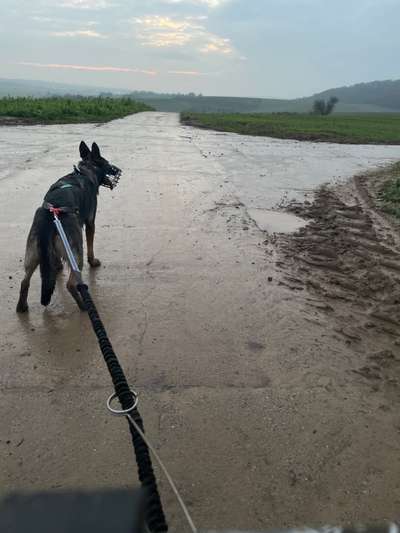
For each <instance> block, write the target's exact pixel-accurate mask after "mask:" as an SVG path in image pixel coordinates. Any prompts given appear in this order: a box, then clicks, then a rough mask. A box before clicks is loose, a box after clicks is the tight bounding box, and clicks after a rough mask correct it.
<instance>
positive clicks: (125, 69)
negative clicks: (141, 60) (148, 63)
mask: <svg viewBox="0 0 400 533" xmlns="http://www.w3.org/2000/svg"><path fill="white" fill-rule="evenodd" d="M17 64H18V65H22V66H25V67H36V68H50V69H67V70H86V71H89V72H133V73H137V74H147V75H148V76H156V75H157V74H158V72H157V71H156V70H143V69H139V68H130V67H110V66H91V65H68V64H59V63H31V62H27V61H20V62H19V63H17Z"/></svg>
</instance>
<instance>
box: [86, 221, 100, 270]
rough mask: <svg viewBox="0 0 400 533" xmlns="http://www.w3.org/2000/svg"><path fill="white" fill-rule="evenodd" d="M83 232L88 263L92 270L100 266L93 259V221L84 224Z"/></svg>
mask: <svg viewBox="0 0 400 533" xmlns="http://www.w3.org/2000/svg"><path fill="white" fill-rule="evenodd" d="M85 232H86V243H87V256H88V263H89V265H90V266H91V267H93V268H94V267H99V266H100V265H101V262H100V261H99V260H98V259H96V258H95V256H94V251H93V242H94V232H95V225H94V221H93V222H86V225H85Z"/></svg>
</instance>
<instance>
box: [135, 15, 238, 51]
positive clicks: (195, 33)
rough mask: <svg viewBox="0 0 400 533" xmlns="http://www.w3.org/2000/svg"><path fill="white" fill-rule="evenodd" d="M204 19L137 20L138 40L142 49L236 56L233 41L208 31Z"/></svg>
mask: <svg viewBox="0 0 400 533" xmlns="http://www.w3.org/2000/svg"><path fill="white" fill-rule="evenodd" d="M204 20H205V18H204V17H184V18H179V19H178V18H173V17H168V16H161V15H148V16H145V17H136V18H134V19H133V24H134V25H135V27H136V28H137V30H138V31H137V34H136V37H137V39H138V40H139V42H140V43H141V44H142V46H149V47H155V48H171V47H183V46H188V45H190V46H191V47H192V48H193V49H195V50H197V51H198V52H201V53H207V54H224V55H228V54H233V53H234V48H233V46H232V44H231V41H230V39H228V38H223V37H220V36H218V35H215V34H213V33H211V32H209V31H207V29H206V28H205V26H204V24H203V22H202V21H204Z"/></svg>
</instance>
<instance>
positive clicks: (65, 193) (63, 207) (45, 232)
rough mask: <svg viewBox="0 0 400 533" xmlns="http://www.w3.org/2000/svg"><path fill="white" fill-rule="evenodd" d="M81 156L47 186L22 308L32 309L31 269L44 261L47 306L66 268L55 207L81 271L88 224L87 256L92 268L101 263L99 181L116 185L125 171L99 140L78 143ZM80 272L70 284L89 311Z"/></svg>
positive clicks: (29, 251) (29, 248)
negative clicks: (97, 228)
mask: <svg viewBox="0 0 400 533" xmlns="http://www.w3.org/2000/svg"><path fill="white" fill-rule="evenodd" d="M79 153H80V156H81V161H80V162H79V163H78V166H77V167H75V166H74V170H73V172H71V173H70V174H67V175H66V176H64V177H62V178H60V179H59V180H58V181H56V182H55V183H54V184H53V185H52V186H51V187H50V189H49V190H48V192H47V194H46V196H45V197H44V202H43V205H42V206H41V207H39V208H38V209H37V211H36V213H35V216H34V219H33V223H32V227H31V229H30V232H29V235H28V240H27V244H26V253H25V262H24V267H25V277H24V279H23V280H22V283H21V290H20V295H19V301H18V304H17V312H18V313H24V312H26V311H28V292H29V284H30V280H31V277H32V274H33V273H34V271H35V270H36V268H37V266H38V265H40V275H41V278H42V288H41V300H40V301H41V304H42V305H44V306H47V305H48V304H49V303H50V300H51V297H52V294H53V292H54V288H55V284H56V277H57V273H58V272H59V271H60V270H62V268H63V263H62V260H65V261H66V260H67V255H66V252H65V249H64V246H63V244H62V242H61V239H60V237H59V236H58V234H57V230H56V227H55V224H54V215H53V211H52V210H53V208H58V209H57V211H56V212H57V213H58V216H59V218H60V221H61V223H62V226H63V228H64V231H65V233H66V235H67V238H68V241H69V243H70V245H71V249H72V251H73V254H74V256H75V258H76V261H77V264H78V267H79V270H82V265H83V238H82V230H83V226H85V231H86V242H87V258H88V263H89V265H90V266H91V267H94V268H95V267H98V266H100V261H99V260H98V259H96V258H95V256H94V251H93V241H94V233H95V218H96V210H97V195H98V193H99V188H100V186H104V187H108V188H109V189H113V188H114V187H115V186H116V185H117V184H118V180H119V177H120V175H121V173H122V171H121V169H119V168H118V167H116V166H115V165H112V164H110V163H109V162H108V161H107V160H106V159H104V158H103V157H102V156H101V154H100V149H99V147H98V145H97V144H96V143H93V144H92V150H91V151H90V149H89V147H88V146H87V145H86V144H85V142H84V141H81V143H80V145H79ZM78 281H79V279H77V276H76V274H75V273H74V271H73V270H71V272H70V275H69V279H68V282H67V289H68V291H69V292H70V293H71V295H72V297H73V298H74V300H75V301H76V303H77V304H78V306H79V308H80V309H82V310H85V306H84V303H83V301H82V299H81V297H80V294H79V292H78V290H77V283H78Z"/></svg>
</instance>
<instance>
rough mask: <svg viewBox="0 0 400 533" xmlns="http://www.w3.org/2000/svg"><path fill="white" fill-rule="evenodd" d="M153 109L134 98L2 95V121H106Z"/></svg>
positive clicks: (0, 120) (0, 116) (0, 115)
mask: <svg viewBox="0 0 400 533" xmlns="http://www.w3.org/2000/svg"><path fill="white" fill-rule="evenodd" d="M151 110H152V108H151V107H150V106H148V105H146V104H144V103H142V102H136V101H135V100H132V99H131V98H104V97H51V98H12V97H6V98H0V123H1V122H2V121H3V122H4V121H7V122H11V123H12V121H13V120H14V121H15V122H16V123H32V124H37V123H40V124H42V123H43V124H49V123H72V122H107V121H109V120H113V119H116V118H122V117H125V116H126V115H131V114H133V113H138V112H140V111H151Z"/></svg>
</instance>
